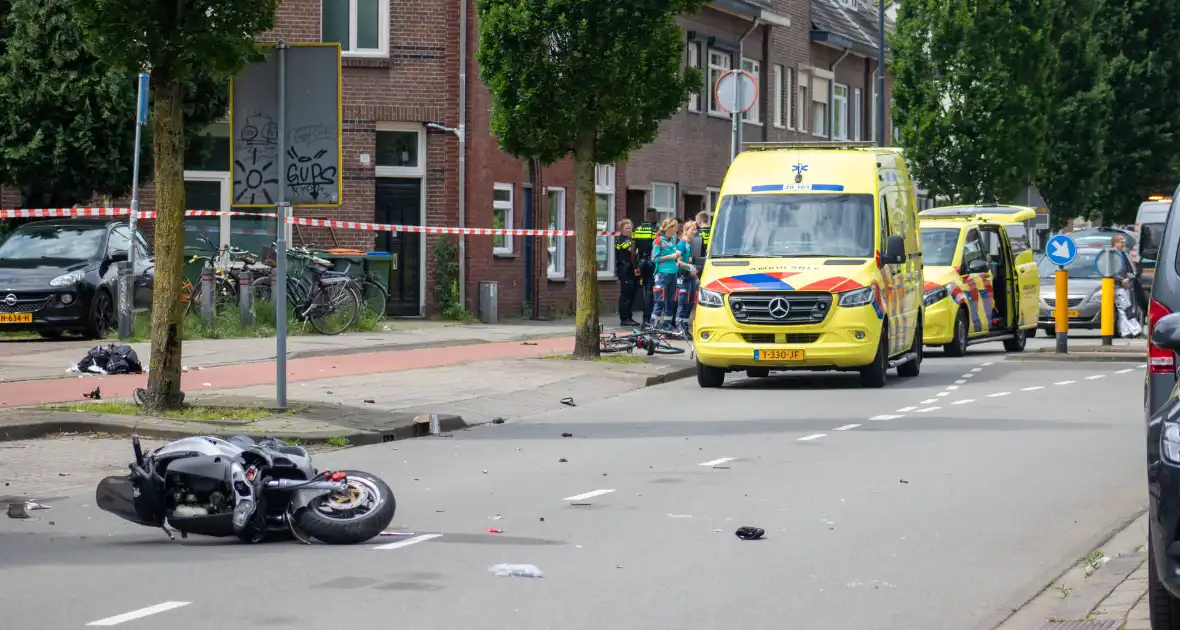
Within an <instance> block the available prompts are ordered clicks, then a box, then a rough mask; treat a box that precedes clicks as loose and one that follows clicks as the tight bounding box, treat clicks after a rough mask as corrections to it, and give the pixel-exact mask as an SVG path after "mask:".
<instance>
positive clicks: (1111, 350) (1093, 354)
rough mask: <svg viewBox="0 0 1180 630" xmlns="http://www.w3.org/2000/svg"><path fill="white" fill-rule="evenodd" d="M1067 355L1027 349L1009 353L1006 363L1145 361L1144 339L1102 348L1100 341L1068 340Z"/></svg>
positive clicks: (1116, 341)
mask: <svg viewBox="0 0 1180 630" xmlns="http://www.w3.org/2000/svg"><path fill="white" fill-rule="evenodd" d="M1067 349H1068V353H1067V354H1057V349H1056V348H1055V347H1053V346H1049V347H1042V348H1029V349H1027V350H1025V351H1024V352H1021V353H1010V354H1008V356H1007V357H1006V360H1008V361H1064V362H1076V361H1102V362H1105V361H1135V362H1143V361H1146V360H1147V340H1146V339H1114V340H1112V342H1111V345H1109V346H1104V345H1102V342H1101V340H1100V339H1096V338H1089V337H1084V338H1080V339H1074V338H1071V339H1070V340H1069V346H1068V348H1067Z"/></svg>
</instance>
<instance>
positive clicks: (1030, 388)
mask: <svg viewBox="0 0 1180 630" xmlns="http://www.w3.org/2000/svg"><path fill="white" fill-rule="evenodd" d="M1038 389H1045V386H1044V385H1034V386H1033V387H1025V388H1024V389H1022V390H1020V391H1022V392H1035V391H1037V390H1038Z"/></svg>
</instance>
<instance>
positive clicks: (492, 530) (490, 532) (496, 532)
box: [488, 527, 504, 534]
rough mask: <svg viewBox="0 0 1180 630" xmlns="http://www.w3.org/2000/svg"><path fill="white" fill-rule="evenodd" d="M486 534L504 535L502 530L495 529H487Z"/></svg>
mask: <svg viewBox="0 0 1180 630" xmlns="http://www.w3.org/2000/svg"><path fill="white" fill-rule="evenodd" d="M488 533H489V534H503V533H504V530H502V529H496V528H495V527H489V528H488Z"/></svg>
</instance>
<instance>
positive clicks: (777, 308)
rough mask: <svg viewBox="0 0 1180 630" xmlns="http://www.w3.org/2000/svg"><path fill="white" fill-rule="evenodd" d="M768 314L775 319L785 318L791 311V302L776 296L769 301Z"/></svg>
mask: <svg viewBox="0 0 1180 630" xmlns="http://www.w3.org/2000/svg"><path fill="white" fill-rule="evenodd" d="M769 310H770V316H771V317H773V318H775V319H786V317H787V315H788V314H790V312H791V303H790V302H788V301H787V299H786V298H781V297H776V298H774V299H773V300H771V301H770V305H769Z"/></svg>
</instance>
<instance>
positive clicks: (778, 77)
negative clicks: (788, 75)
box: [770, 63, 789, 128]
mask: <svg viewBox="0 0 1180 630" xmlns="http://www.w3.org/2000/svg"><path fill="white" fill-rule="evenodd" d="M772 74H773V75H774V98H773V99H772V100H771V101H770V106H771V108H773V109H774V126H775V127H779V128H782V126H783V94H789V92H784V91H783V67H782V66H780V65H779V64H777V63H776V64H774V71H773V72H772Z"/></svg>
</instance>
